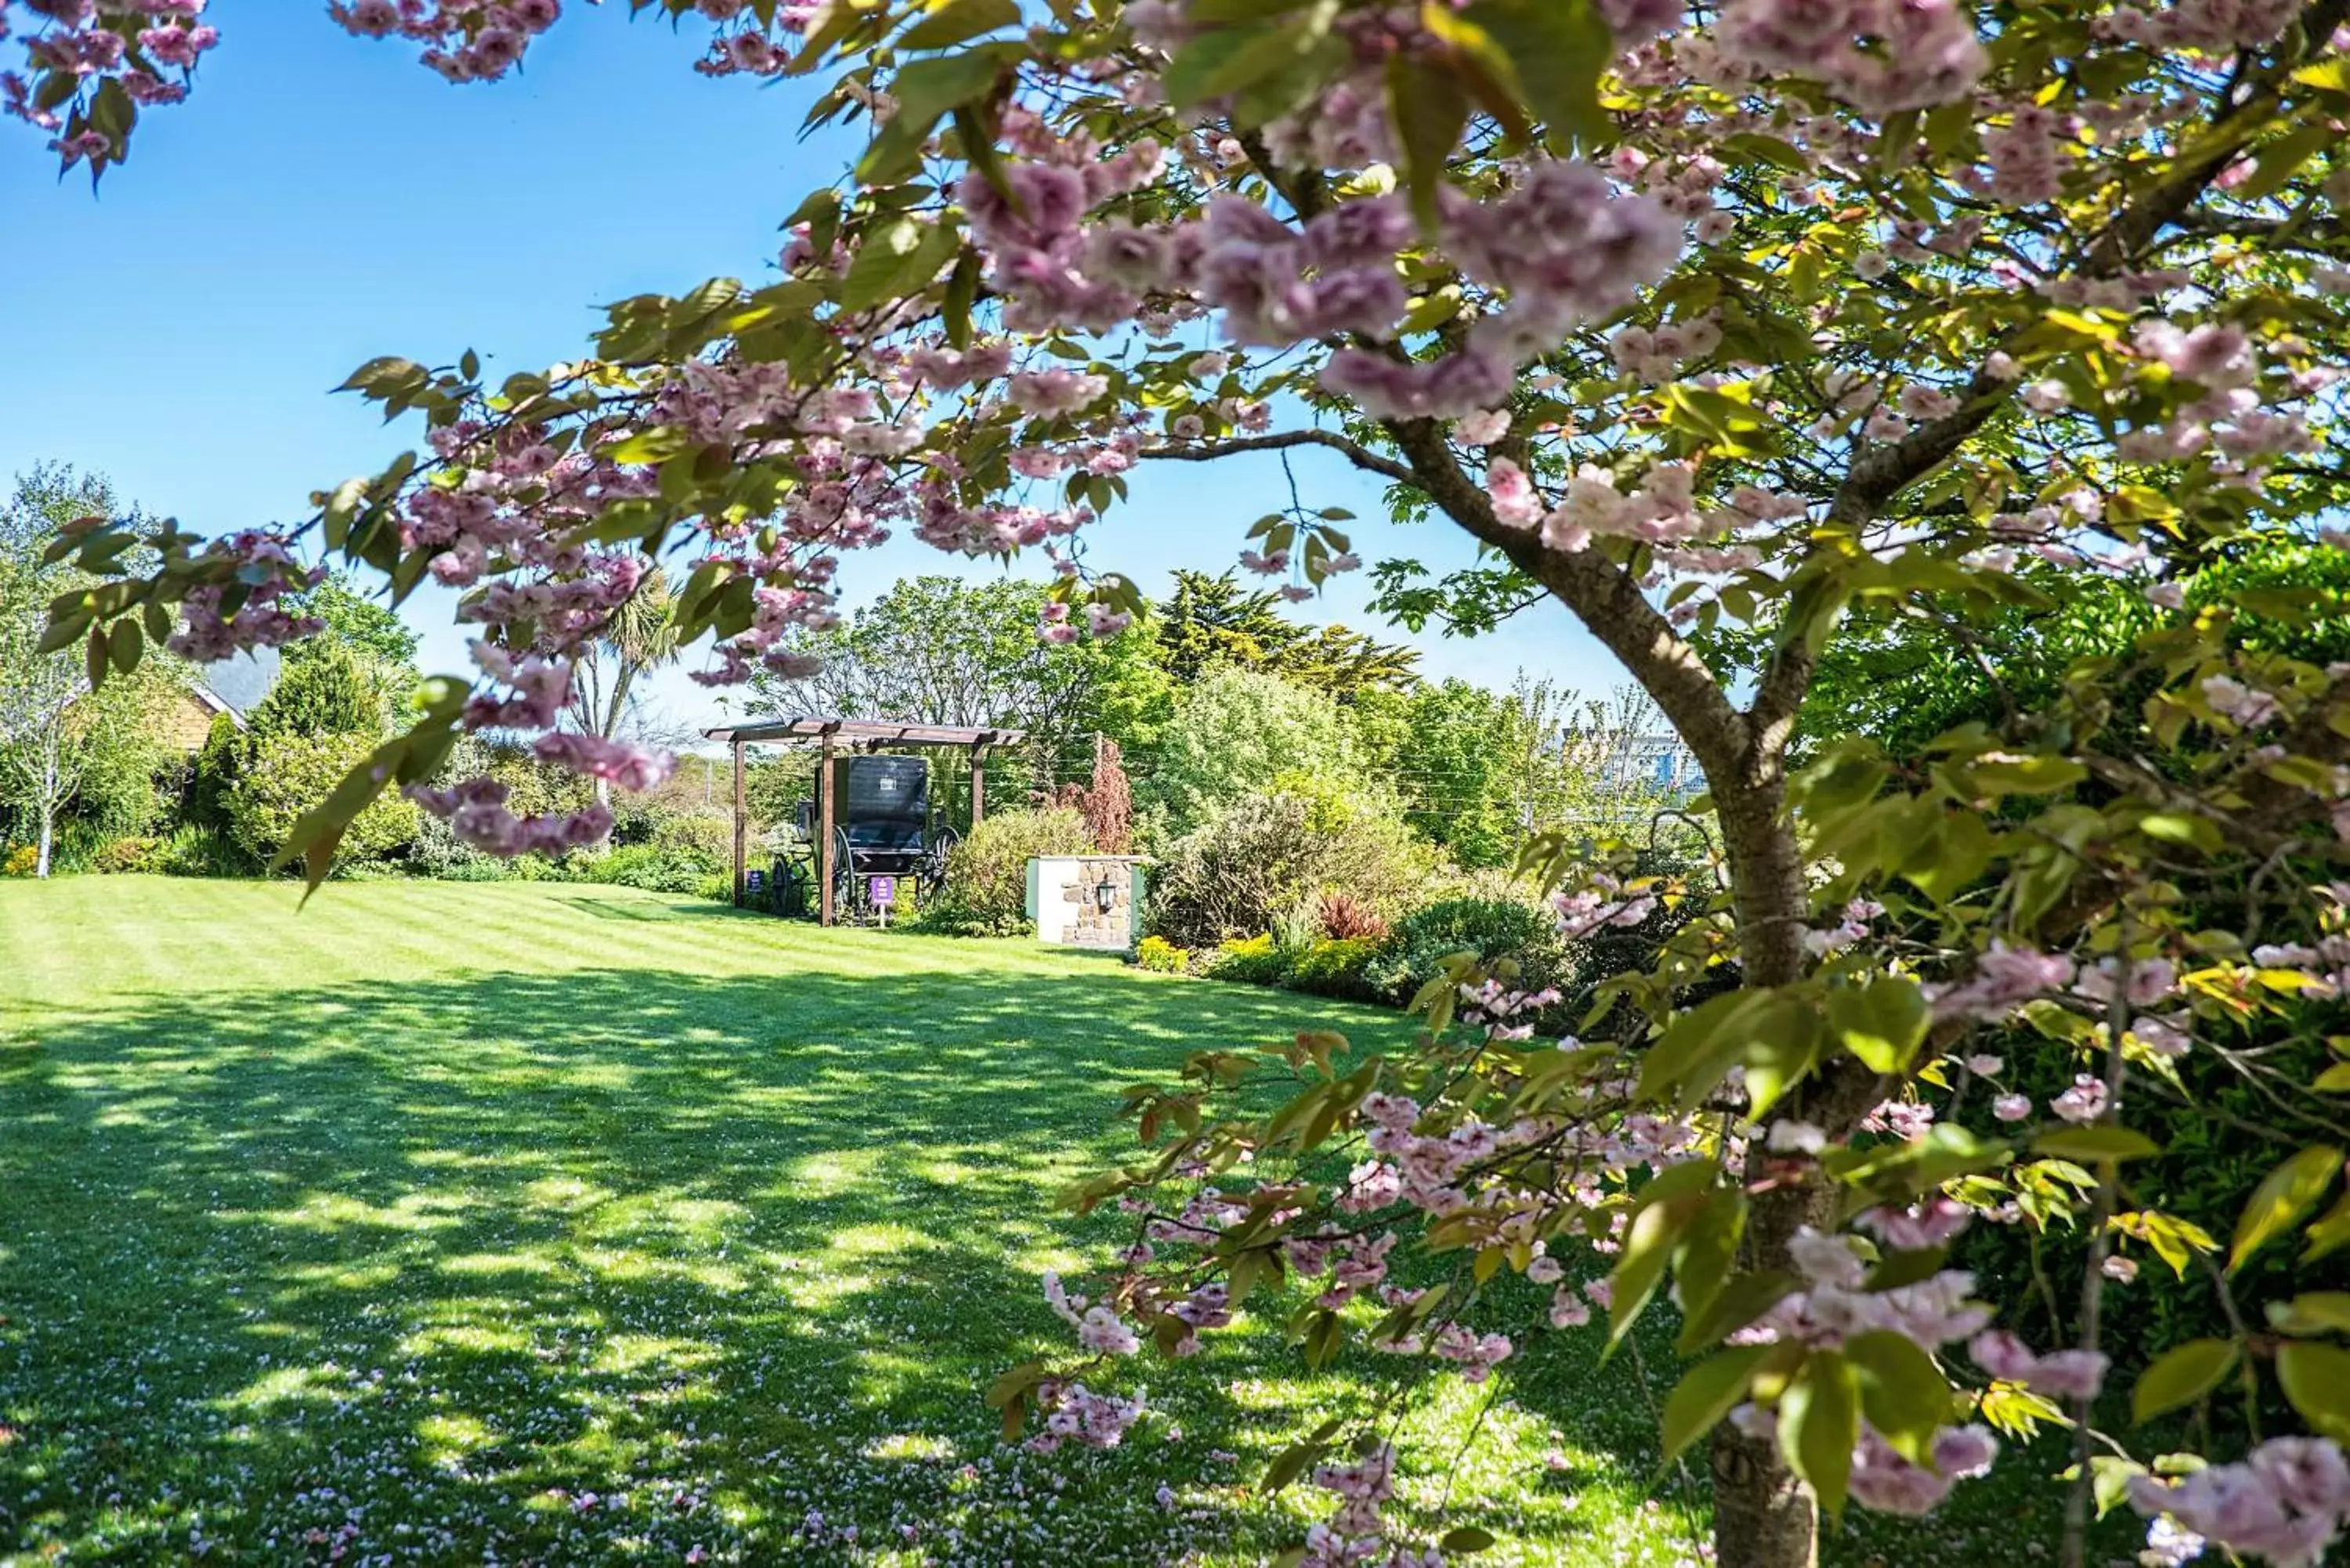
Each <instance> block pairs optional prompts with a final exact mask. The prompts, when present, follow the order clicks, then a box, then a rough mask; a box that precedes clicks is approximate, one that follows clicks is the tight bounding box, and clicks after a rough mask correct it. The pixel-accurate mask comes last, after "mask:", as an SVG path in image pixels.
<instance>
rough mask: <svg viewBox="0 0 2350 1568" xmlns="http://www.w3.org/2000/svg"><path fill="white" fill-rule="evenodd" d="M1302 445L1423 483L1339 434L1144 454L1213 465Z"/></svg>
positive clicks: (1288, 434)
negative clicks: (1241, 455)
mask: <svg viewBox="0 0 2350 1568" xmlns="http://www.w3.org/2000/svg"><path fill="white" fill-rule="evenodd" d="M1300 446H1326V447H1328V448H1329V449H1330V450H1331V451H1333V452H1337V453H1340V454H1341V455H1342V456H1344V457H1345V458H1346V460H1347V462H1351V463H1353V464H1354V465H1355V466H1356V467H1357V468H1359V469H1361V470H1363V471H1364V472H1366V473H1376V474H1378V475H1380V476H1382V477H1384V478H1387V479H1392V480H1394V481H1395V482H1396V483H1399V484H1410V485H1419V484H1420V483H1421V481H1420V478H1419V475H1418V474H1417V473H1414V472H1412V471H1411V470H1410V469H1409V468H1407V467H1405V466H1404V465H1403V464H1402V463H1399V462H1396V461H1395V460H1394V459H1393V458H1388V457H1381V456H1380V455H1379V454H1378V452H1373V451H1371V449H1370V448H1368V447H1367V446H1364V445H1363V444H1362V443H1361V442H1359V441H1348V440H1347V438H1346V437H1345V436H1342V435H1340V434H1338V433H1337V432H1336V431H1325V430H1297V431H1281V432H1280V433H1279V434H1277V435H1262V436H1241V437H1239V438H1238V439H1236V440H1233V441H1217V442H1216V443H1214V444H1213V445H1211V446H1210V445H1202V446H1159V447H1145V448H1143V450H1142V452H1141V455H1142V456H1144V457H1147V458H1156V459H1162V460H1165V461H1167V462H1214V461H1215V460H1216V459H1218V458H1220V457H1230V456H1232V454H1233V453H1234V452H1284V451H1286V450H1288V449H1289V448H1291V447H1300Z"/></svg>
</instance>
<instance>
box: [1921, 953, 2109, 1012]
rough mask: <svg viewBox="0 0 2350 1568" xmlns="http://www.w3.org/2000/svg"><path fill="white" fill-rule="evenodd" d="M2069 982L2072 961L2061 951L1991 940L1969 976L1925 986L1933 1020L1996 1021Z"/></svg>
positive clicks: (2071, 975) (2070, 979) (2071, 976)
mask: <svg viewBox="0 0 2350 1568" xmlns="http://www.w3.org/2000/svg"><path fill="white" fill-rule="evenodd" d="M2072 980H2073V961H2072V960H2071V959H2068V958H2066V957H2064V955H2063V954H2062V953H2043V952H2039V951H2035V950H2033V949H2031V948H2012V947H2009V946H2008V945H2007V944H2006V943H2005V942H2003V941H2001V940H1998V939H1997V938H1993V939H1992V940H1991V946H1990V947H1988V948H1987V949H1985V950H1983V952H1982V955H1981V957H1980V958H1978V959H1977V960H1976V961H1975V973H1974V978H1973V979H1971V980H1969V981H1963V982H1960V983H1951V984H1945V983H1929V984H1928V985H1927V986H1926V987H1925V988H1924V989H1925V992H1926V996H1927V1000H1928V1001H1929V1002H1931V1003H1932V1004H1933V1008H1934V1016H1935V1017H1936V1018H1942V1019H1949V1018H1973V1019H1980V1020H1981V1021H1982V1022H1984V1023H1998V1022H1999V1021H2000V1020H2002V1019H2003V1018H2005V1017H2006V1016H2007V1015H2008V1014H2009V1013H2011V1012H2014V1011H2015V1010H2016V1009H2017V1008H2019V1007H2021V1006H2022V1005H2023V1004H2024V1003H2025V1002H2030V1001H2032V1000H2033V998H2035V997H2040V996H2044V995H2046V994H2047V993H2048V992H2052V991H2061V990H2063V989H2064V987H2065V986H2067V985H2069V984H2071V983H2072Z"/></svg>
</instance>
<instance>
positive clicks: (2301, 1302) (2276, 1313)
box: [2268, 1291, 2350, 1335]
mask: <svg viewBox="0 0 2350 1568" xmlns="http://www.w3.org/2000/svg"><path fill="white" fill-rule="evenodd" d="M2268 1318H2269V1326H2270V1327H2271V1328H2272V1329H2275V1330H2276V1331H2277V1332H2278V1333H2279V1334H2304V1335H2306V1334H2350V1291H2305V1292H2303V1293H2301V1294H2300V1295H2297V1296H2295V1297H2293V1299H2292V1300H2291V1301H2286V1302H2271V1303H2269V1305H2268Z"/></svg>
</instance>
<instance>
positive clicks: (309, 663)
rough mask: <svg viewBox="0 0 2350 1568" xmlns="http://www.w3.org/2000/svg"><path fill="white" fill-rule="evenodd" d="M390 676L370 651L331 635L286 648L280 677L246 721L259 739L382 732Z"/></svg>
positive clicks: (388, 716) (388, 706)
mask: <svg viewBox="0 0 2350 1568" xmlns="http://www.w3.org/2000/svg"><path fill="white" fill-rule="evenodd" d="M390 687H391V680H390V678H389V672H388V671H386V670H382V669H381V668H380V667H379V666H378V664H377V661H376V660H375V659H374V658H372V657H371V656H370V655H368V654H365V653H362V652H359V650H357V649H352V648H351V647H349V646H348V645H347V644H345V643H344V642H342V641H341V640H339V639H336V638H332V637H320V638H313V639H308V640H307V641H304V642H301V643H298V644H296V645H295V646H294V647H292V648H289V649H286V656H285V659H284V662H283V663H282V664H281V665H280V666H279V674H278V677H277V683H276V685H275V686H273V687H271V688H270V690H269V695H268V696H266V697H265V698H263V699H262V700H261V701H260V702H259V703H257V704H255V707H254V710H253V711H252V712H251V713H249V714H247V715H246V716H245V723H246V725H247V727H248V728H250V729H251V731H252V732H253V733H254V735H255V737H256V738H257V739H260V740H265V741H266V740H273V739H276V738H277V737H279V736H285V735H310V736H317V737H321V738H323V737H326V736H329V735H336V736H339V735H367V736H370V737H372V736H380V735H381V734H382V733H383V732H384V731H385V730H387V729H388V728H390V722H391V708H392V699H391V692H390Z"/></svg>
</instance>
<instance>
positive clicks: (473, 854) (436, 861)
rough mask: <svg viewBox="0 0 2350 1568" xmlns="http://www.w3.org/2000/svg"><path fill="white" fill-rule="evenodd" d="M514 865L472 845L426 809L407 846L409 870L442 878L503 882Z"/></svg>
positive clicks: (413, 873) (457, 880)
mask: <svg viewBox="0 0 2350 1568" xmlns="http://www.w3.org/2000/svg"><path fill="white" fill-rule="evenodd" d="M513 866H514V862H512V861H508V860H503V859H501V858H499V857H497V856H494V855H484V853H482V851H480V850H478V849H476V848H474V847H473V846H472V845H470V844H468V843H466V842H465V841H464V840H463V839H462V838H459V837H458V836H457V835H456V834H455V832H454V831H452V829H451V828H450V826H449V825H448V823H446V822H444V821H442V819H441V818H440V817H437V816H434V815H432V814H431V813H429V812H428V813H427V814H425V815H424V816H423V818H422V819H421V821H419V822H418V823H417V825H416V841H415V842H414V843H412V844H411V845H410V846H408V860H407V867H408V870H409V874H410V875H411V876H416V877H432V878H433V879H434V880H436V881H441V882H504V881H505V880H507V879H508V878H509V877H511V876H512V875H513V869H512V868H513Z"/></svg>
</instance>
